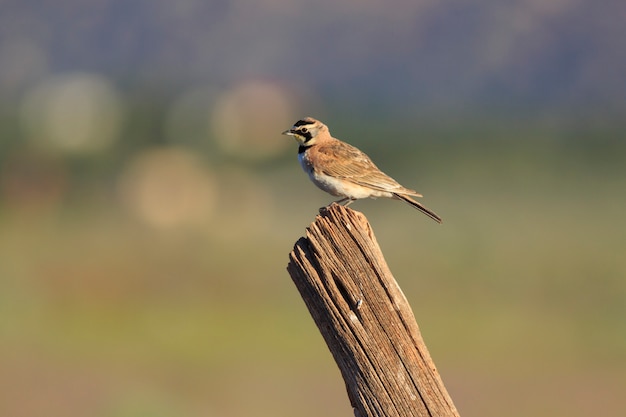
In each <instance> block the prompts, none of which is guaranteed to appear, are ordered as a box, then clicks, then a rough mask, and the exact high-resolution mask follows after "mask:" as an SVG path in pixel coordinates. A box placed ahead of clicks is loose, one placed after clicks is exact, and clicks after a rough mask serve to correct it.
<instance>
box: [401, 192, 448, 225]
mask: <svg viewBox="0 0 626 417" xmlns="http://www.w3.org/2000/svg"><path fill="white" fill-rule="evenodd" d="M393 195H394V197H395V198H397V199H398V200H402V201H404V202H405V203H407V204H409V205H411V206H412V207H414V208H416V209H418V210H419V211H421V212H422V213H424V214H425V215H427V216H428V217H430V218H431V219H433V220H434V221H436V222H437V223H441V222H442V220H441V217H439V216H437V215H436V214H435V212H434V211H432V210H430V209H427V208H426V207H424V206H423V205H421V204H420V203H418V202H417V201H415V200H413V199H412V198H411V197H408V196H406V195H403V194H397V193H393Z"/></svg>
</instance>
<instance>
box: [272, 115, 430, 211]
mask: <svg viewBox="0 0 626 417" xmlns="http://www.w3.org/2000/svg"><path fill="white" fill-rule="evenodd" d="M282 134H283V135H287V136H293V137H294V138H295V140H296V141H297V142H298V144H299V146H298V160H299V161H300V165H301V166H302V169H303V170H304V172H306V173H307V174H308V175H309V178H310V179H311V181H312V182H313V183H314V184H315V185H316V186H318V187H319V188H321V189H322V190H324V191H326V192H327V193H329V194H331V195H333V196H338V197H343V198H342V199H341V200H338V201H336V203H337V204H343V205H344V206H348V205H350V204H351V203H352V202H354V201H355V200H358V199H362V198H377V197H385V198H391V199H395V200H401V201H404V202H405V203H407V204H409V205H410V206H412V207H414V208H416V209H417V210H419V211H421V212H422V213H424V214H425V215H427V216H428V217H430V218H431V219H433V220H434V221H436V222H437V223H441V222H442V219H441V217H439V216H438V215H437V214H436V213H435V212H434V211H432V210H430V209H428V208H426V207H424V206H423V205H422V204H420V203H418V202H417V201H415V200H414V199H413V198H411V197H422V195H421V194H420V193H418V192H417V191H415V190H412V189H410V188H405V187H403V186H402V185H400V184H399V183H398V182H397V181H396V180H394V179H393V178H391V177H390V176H388V175H387V174H385V173H384V172H382V171H381V170H380V169H378V167H377V166H376V165H375V164H374V163H373V162H372V160H371V159H370V157H369V156H367V155H366V154H365V153H363V152H362V151H360V150H359V149H357V148H356V147H354V146H352V145H350V144H348V143H346V142H342V141H341V140H339V139H336V138H334V137H332V136H331V134H330V131H329V129H328V126H326V125H325V124H324V123H322V122H320V121H319V120H316V119H314V118H312V117H305V118H303V119H300V120H298V121H297V122H296V123H295V124H294V125H293V126H292V127H291V128H290V129H287V130H285V131H284V132H282Z"/></svg>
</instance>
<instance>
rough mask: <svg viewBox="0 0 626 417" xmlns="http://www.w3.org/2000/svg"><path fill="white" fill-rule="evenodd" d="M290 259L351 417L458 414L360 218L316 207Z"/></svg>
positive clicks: (343, 209)
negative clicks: (338, 374) (335, 368)
mask: <svg viewBox="0 0 626 417" xmlns="http://www.w3.org/2000/svg"><path fill="white" fill-rule="evenodd" d="M289 258H290V261H289V265H288V266H287V270H288V271H289V274H290V275H291V278H292V279H293V281H294V283H295V284H296V287H298V290H299V291H300V294H301V296H302V298H303V299H304V302H305V303H306V306H307V307H308V309H309V312H310V313H311V315H312V316H313V320H315V323H316V324H317V327H318V328H319V330H320V332H321V333H322V336H324V339H325V340H326V344H327V345H328V348H329V349H330V351H331V352H332V354H333V357H334V358H335V361H336V362H337V365H338V366H339V369H340V370H341V374H342V376H343V379H344V381H345V384H346V389H347V391H348V397H349V398H350V403H351V404H352V407H353V408H354V414H355V416H357V417H370V416H371V417H382V416H385V417H392V416H393V417H400V416H413V417H422V416H424V417H427V416H428V417H439V416H457V417H458V415H459V414H458V412H457V410H456V408H455V407H454V404H453V403H452V399H451V398H450V396H449V395H448V393H447V391H446V389H445V387H444V385H443V382H442V381H441V378H440V377H439V373H438V372H437V369H436V368H435V365H434V363H433V361H432V359H431V358H430V355H429V353H428V350H427V349H426V345H425V344H424V341H423V340H422V337H421V335H420V331H419V327H418V326H417V323H416V321H415V317H414V316H413V312H412V310H411V307H410V306H409V303H408V302H407V299H406V297H405V296H404V294H403V293H402V290H401V289H400V287H399V286H398V284H397V283H396V281H395V280H394V278H393V276H392V275H391V271H390V270H389V268H388V267H387V264H386V263H385V260H384V258H383V254H382V252H381V251H380V248H379V246H378V243H377V242H376V238H375V237H374V233H373V232H372V228H371V227H370V225H369V223H368V221H367V219H366V217H365V216H364V215H363V214H362V213H359V212H356V211H353V210H351V209H349V208H346V207H343V206H340V205H337V204H333V205H331V206H330V207H328V208H322V209H320V215H319V216H317V217H316V219H315V221H314V222H313V223H312V224H311V226H310V227H309V228H308V229H307V233H306V237H303V238H300V239H299V240H298V241H297V242H296V244H295V247H294V249H293V251H292V252H291V253H290V255H289Z"/></svg>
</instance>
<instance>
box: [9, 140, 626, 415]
mask: <svg viewBox="0 0 626 417" xmlns="http://www.w3.org/2000/svg"><path fill="white" fill-rule="evenodd" d="M401 136H402V135H401ZM469 136H470V137H469V138H468V139H467V140H465V141H463V140H459V141H452V140H447V139H445V138H444V139H441V140H438V141H436V140H431V141H427V142H424V143H414V144H408V143H405V144H404V145H403V146H402V153H401V154H400V153H398V152H397V150H398V149H397V148H396V149H394V147H395V145H393V146H390V145H389V143H381V142H373V141H372V140H367V138H366V140H364V143H363V144H362V145H361V144H358V145H359V146H360V147H361V148H363V149H364V150H366V151H367V152H368V153H370V154H371V155H372V156H374V155H377V156H379V157H376V158H375V159H376V161H377V162H378V164H379V166H380V167H381V168H383V170H385V171H387V172H388V173H390V174H392V175H393V176H394V177H395V178H396V179H398V180H399V181H400V182H402V183H404V184H406V185H407V186H410V187H415V188H416V189H417V190H418V191H420V192H422V193H423V194H424V195H425V198H424V203H425V204H426V205H427V206H429V207H431V208H432V209H434V210H435V211H437V212H438V213H439V214H441V215H442V217H443V218H444V224H443V225H441V226H438V225H436V224H435V223H434V222H430V221H429V220H428V219H427V218H425V217H423V216H420V215H419V214H417V213H416V212H414V211H412V210H411V209H410V208H408V207H407V206H404V205H402V204H400V203H398V202H393V201H380V200H379V201H362V202H357V203H355V204H354V205H353V206H352V208H354V209H356V210H359V211H363V212H364V213H365V214H366V215H367V216H368V218H369V220H370V222H371V224H372V226H373V228H374V232H375V233H376V236H377V238H378V240H379V243H380V245H381V247H382V249H383V252H384V253H385V256H386V258H387V261H388V263H389V265H390V268H391V270H392V271H393V272H394V274H395V276H396V279H397V280H398V282H399V283H400V285H401V287H402V288H403V290H404V292H405V294H406V295H407V297H408V298H409V301H410V302H411V304H412V306H413V309H414V312H415V315H416V317H417V319H418V322H419V324H420V326H421V328H422V332H423V336H424V338H425V340H426V342H427V345H428V346H429V349H430V351H431V354H432V355H433V357H434V360H435V363H436V364H437V365H438V367H439V368H440V372H441V373H442V375H443V379H444V382H445V383H446V385H447V386H448V389H449V391H450V393H451V396H452V398H453V399H454V400H455V402H456V403H457V406H458V408H459V409H460V412H461V415H464V416H474V415H476V416H477V415H481V416H501V415H508V416H525V415H534V416H586V415H589V414H595V415H603V416H610V415H615V416H618V415H621V414H622V413H623V410H624V409H626V402H625V400H624V399H623V387H625V386H626V377H625V375H626V321H625V320H624V318H625V317H626V279H625V278H626V257H625V256H624V253H626V220H625V219H624V212H625V211H624V209H625V208H626V193H624V190H626V167H625V166H624V165H623V163H622V162H623V161H621V160H620V157H619V156H618V155H620V153H621V152H623V151H624V149H623V147H622V146H621V145H620V144H619V143H615V142H611V141H604V142H602V141H600V144H599V145H598V146H591V145H589V144H585V143H580V142H560V141H557V140H551V139H550V138H546V137H535V138H534V139H533V140H529V141H526V142H523V143H521V142H519V141H516V140H514V139H516V138H515V137H514V138H513V139H512V140H490V139H489V138H487V139H484V138H483V139H482V140H479V139H472V136H473V135H469ZM352 142H353V143H354V141H352ZM595 143H598V142H595ZM293 153H295V149H294V152H293ZM621 155H624V153H621ZM231 165H232V166H236V167H237V169H238V170H240V171H242V172H244V173H245V175H247V176H245V175H244V178H250V180H251V181H252V182H253V183H254V184H260V185H262V187H263V192H264V193H266V194H267V201H269V203H267V202H266V203H264V204H261V205H259V206H254V205H253V206H251V207H245V210H244V209H243V208H241V207H240V204H250V202H249V201H247V200H245V196H238V195H237V193H236V190H235V191H233V190H224V188H222V189H220V192H221V194H220V195H221V196H222V197H223V198H221V199H220V203H219V205H218V209H217V210H216V213H217V214H215V213H214V216H215V219H214V220H213V221H212V222H211V225H210V227H208V228H205V229H201V230H200V229H199V230H193V229H183V230H166V231H164V230H155V229H152V228H150V227H149V226H146V225H144V224H142V223H141V222H138V221H137V219H135V218H134V217H133V216H132V215H131V214H129V213H128V212H126V211H125V210H124V208H123V206H122V205H120V204H119V202H117V200H116V199H115V198H114V197H113V196H112V194H110V193H109V191H110V190H109V188H108V187H109V183H108V182H107V181H100V180H98V179H95V180H93V181H92V182H91V183H89V184H88V186H89V187H90V188H91V189H92V191H91V192H89V193H84V194H81V193H77V194H76V195H75V196H74V197H72V198H69V199H67V200H65V201H64V202H63V203H62V204H61V205H59V206H56V207H54V208H52V209H50V210H49V211H45V212H42V211H32V212H29V211H26V212H24V211H23V210H18V209H16V208H15V207H12V206H10V205H4V206H3V207H2V209H1V212H0V230H2V233H1V234H0V260H1V262H0V338H1V339H2V343H1V344H0V368H2V369H3V372H1V373H0V388H1V389H0V414H2V415H12V416H35V415H44V414H45V415H51V416H53V415H59V416H60V415H63V416H70V417H71V416H79V415H86V414H87V415H96V416H102V417H122V416H124V417H125V416H137V415H151V416H154V415H156V416H200V415H202V416H207V415H209V416H210V415H215V416H242V415H250V414H255V415H272V416H292V415H300V416H308V415H310V416H313V415H327V416H339V415H351V413H352V412H351V410H350V409H349V403H348V400H347V397H346V395H345V390H344V388H343V382H342V380H341V377H340V375H339V372H338V371H337V369H336V368H335V365H334V363H333V361H332V358H331V356H330V354H329V353H328V352H327V350H326V348H325V346H324V344H323V341H322V338H321V336H320V335H319V334H318V332H317V329H316V328H315V326H314V325H313V323H312V320H311V319H310V317H309V316H308V314H307V312H306V309H305V307H304V304H303V303H302V302H301V300H300V298H299V295H298V294H297V291H296V290H295V288H294V287H293V284H292V283H291V281H290V279H289V276H288V275H287V273H286V271H285V266H286V263H287V254H288V252H289V251H290V250H291V247H292V245H293V243H294V242H295V241H296V240H297V238H298V237H299V236H301V235H302V234H303V232H304V227H306V226H307V225H308V224H309V223H310V222H311V221H312V220H313V217H314V215H315V214H316V212H317V208H318V207H320V206H321V205H324V204H326V203H328V202H329V201H330V198H329V196H327V195H325V194H323V193H322V192H321V191H319V190H316V189H314V187H313V186H312V185H311V184H310V183H309V182H308V180H307V179H306V178H305V175H304V174H303V173H302V172H301V171H300V168H299V167H298V166H297V162H296V160H295V156H294V155H292V154H290V155H288V156H285V157H284V158H282V157H281V158H277V159H275V160H273V161H271V163H270V162H268V163H266V164H264V163H261V164H258V163H257V164H248V163H246V162H242V161H236V160H234V161H229V162H224V163H223V166H221V167H218V168H216V170H217V173H218V175H219V173H220V172H229V171H228V169H230V168H229V167H230V166H231ZM94 189H95V191H94ZM99 189H100V190H101V192H99V191H98V190H99ZM229 193H230V194H229ZM94 196H95V197H94ZM239 199H241V201H240V200H239ZM231 210H235V214H234V215H233V214H229V211H231ZM520 394H522V395H520ZM511 404H515V405H516V406H515V407H513V408H512V407H511Z"/></svg>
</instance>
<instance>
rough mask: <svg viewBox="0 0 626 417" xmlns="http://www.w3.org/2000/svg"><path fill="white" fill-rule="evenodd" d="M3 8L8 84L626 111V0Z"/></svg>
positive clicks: (11, 87)
mask: <svg viewBox="0 0 626 417" xmlns="http://www.w3.org/2000/svg"><path fill="white" fill-rule="evenodd" d="M0 7H2V14H1V15H0V39H2V42H1V45H0V86H1V87H2V90H3V91H5V92H6V91H15V90H16V89H19V88H20V87H21V86H23V85H24V83H27V82H28V81H32V80H33V79H37V78H39V77H41V76H42V75H43V74H45V73H46V72H50V73H58V72H64V71H68V70H72V71H75V70H82V71H88V72H96V73H100V74H107V75H108V76H110V77H112V78H113V79H115V80H118V81H119V82H121V83H122V84H123V85H124V86H126V87H132V86H136V85H137V84H138V83H139V84H145V83H156V84H159V85H161V84H163V83H165V84H170V83H174V84H176V85H179V84H181V83H182V84H185V83H193V84H198V83H209V84H211V85H212V86H214V87H223V86H225V85H229V84H233V83H237V82H239V81H241V80H242V79H248V78H259V77H260V78H265V79H270V80H280V81H281V82H285V83H289V84H290V85H293V86H295V87H296V88H299V89H302V90H306V91H307V92H308V93H310V94H314V95H316V96H320V95H321V96H323V100H324V102H328V101H329V98H332V99H333V100H341V99H343V100H350V99H353V100H354V99H355V98H358V102H360V101H361V100H366V101H367V104H368V105H371V104H373V103H377V104H378V105H379V106H380V108H382V109H388V111H390V112H395V111H397V110H398V109H401V110H406V109H407V107H408V110H409V111H413V108H414V106H418V107H420V106H422V107H423V106H428V107H429V108H431V109H432V108H440V107H441V108H443V109H448V108H453V109H455V110H461V111H463V110H467V109H468V108H472V109H475V108H476V107H477V106H478V107H481V106H489V105H494V104H495V105H496V106H503V105H504V106H505V109H506V110H519V109H520V106H521V107H522V108H525V109H527V110H529V108H532V109H534V110H535V111H534V112H533V113H534V114H537V113H538V112H543V111H546V110H550V111H560V112H561V111H563V112H566V113H567V114H570V115H572V113H573V115H574V116H579V115H581V114H582V115H584V114H588V113H592V114H593V116H594V117H608V118H617V119H618V120H623V117H621V116H623V112H624V99H623V98H624V97H625V96H626V83H625V82H624V77H623V74H624V73H626V52H625V50H624V48H623V46H622V39H623V38H624V25H623V17H624V16H625V15H626V4H624V2H623V1H620V0H603V1H601V2H593V1H584V0H550V1H540V0H517V1H512V2H505V3H503V2H499V1H490V0H483V1H477V2H470V3H459V2H436V1H420V2H415V1H409V0H394V1H392V2H391V3H390V2H382V1H369V2H362V1H354V0H340V1H320V2H314V3H306V2H287V1H281V0H265V1H245V0H232V1H198V0H179V1H176V2H166V1H144V0H131V1H122V0H97V1H90V2H88V3H84V2H77V1H74V0H60V1H56V2H54V3H50V2H37V1H32V0H27V1H11V0H5V1H4V2H3V3H2V5H1V6H0ZM354 101H355V102H356V101H357V100H354ZM389 106H391V108H389ZM536 106H538V107H539V108H538V109H537V108H536ZM409 114H410V113H409Z"/></svg>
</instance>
